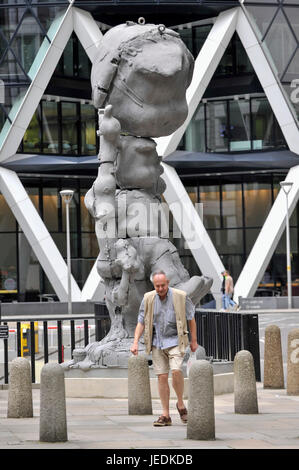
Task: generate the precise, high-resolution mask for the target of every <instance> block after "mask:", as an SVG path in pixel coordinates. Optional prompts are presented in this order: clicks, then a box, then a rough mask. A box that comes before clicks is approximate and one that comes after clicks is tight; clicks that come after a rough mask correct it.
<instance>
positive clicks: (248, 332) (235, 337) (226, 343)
mask: <svg viewBox="0 0 299 470" xmlns="http://www.w3.org/2000/svg"><path fill="white" fill-rule="evenodd" d="M195 320H196V325H197V342H198V344H200V345H201V346H203V347H204V348H205V351H206V355H207V356H208V357H213V359H222V360H227V361H233V360H234V357H235V355H236V353H237V352H238V351H240V350H241V349H246V350H247V351H250V352H251V354H252V356H253V360H254V367H255V375H256V380H257V381H258V382H259V381H260V380H261V370H260V348H259V322H258V315H257V313H242V312H221V311H217V310H204V309H196V313H195Z"/></svg>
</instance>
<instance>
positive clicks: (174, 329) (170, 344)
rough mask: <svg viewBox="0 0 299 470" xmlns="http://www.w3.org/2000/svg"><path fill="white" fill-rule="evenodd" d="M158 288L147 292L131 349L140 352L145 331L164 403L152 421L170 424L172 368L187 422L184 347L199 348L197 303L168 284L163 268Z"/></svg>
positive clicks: (156, 282)
mask: <svg viewBox="0 0 299 470" xmlns="http://www.w3.org/2000/svg"><path fill="white" fill-rule="evenodd" d="M152 281H153V284H154V288H155V290H153V291H150V292H147V293H146V294H145V295H144V298H143V300H142V302H141V305H140V309H139V315H138V322H137V326H136V329H135V335H134V342H133V345H132V346H131V352H132V353H133V354H135V355H136V354H138V343H139V339H140V338H141V336H142V334H143V333H144V344H145V348H146V353H147V354H149V353H150V352H152V360H153V366H154V371H155V374H156V375H157V377H158V390H159V396H160V400H161V404H162V410H163V412H162V415H161V416H159V418H158V419H157V420H156V421H155V422H154V423H153V424H154V426H171V424H172V420H171V417H170V415H169V398H170V390H169V384H168V376H169V371H170V370H171V375H172V386H173V388H174V391H175V393H176V396H177V404H176V407H177V410H178V412H179V415H180V418H181V421H182V422H183V423H184V424H186V423H187V419H188V418H187V414H188V412H187V408H186V407H185V404H184V401H183V394H184V376H183V373H182V363H183V358H184V354H185V349H186V347H187V346H188V344H189V336H188V327H189V330H190V349H191V351H192V352H195V351H196V350H197V348H198V344H197V335H196V323H195V318H194V313H195V306H194V304H193V303H192V301H191V299H190V298H189V297H188V296H187V295H186V293H185V292H184V291H181V290H179V289H175V288H173V287H169V280H168V279H167V277H166V275H165V273H164V272H163V271H158V272H155V273H154V274H153V275H152Z"/></svg>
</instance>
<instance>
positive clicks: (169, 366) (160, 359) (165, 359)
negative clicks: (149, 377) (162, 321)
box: [152, 346, 184, 375]
mask: <svg viewBox="0 0 299 470" xmlns="http://www.w3.org/2000/svg"><path fill="white" fill-rule="evenodd" d="M152 359H153V366H154V371H155V374H156V375H160V374H168V373H169V370H176V369H180V370H181V368H182V363H183V359H184V353H181V352H180V350H179V347H178V346H174V347H171V348H167V349H157V348H155V346H153V348H152Z"/></svg>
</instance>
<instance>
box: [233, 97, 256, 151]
mask: <svg viewBox="0 0 299 470" xmlns="http://www.w3.org/2000/svg"><path fill="white" fill-rule="evenodd" d="M229 118H230V151H242V150H250V149H251V138H250V108H249V101H244V100H238V101H235V100H234V101H230V102H229Z"/></svg>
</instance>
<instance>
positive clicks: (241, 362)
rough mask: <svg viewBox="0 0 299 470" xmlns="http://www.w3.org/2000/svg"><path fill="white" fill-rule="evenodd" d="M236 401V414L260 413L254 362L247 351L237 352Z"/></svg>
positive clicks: (235, 365) (235, 369)
mask: <svg viewBox="0 0 299 470" xmlns="http://www.w3.org/2000/svg"><path fill="white" fill-rule="evenodd" d="M234 399H235V413H240V414H257V413H258V402H257V391H256V379H255V370H254V362H253V357H252V354H251V352H249V351H246V350H242V351H239V352H237V354H236V355H235V359H234Z"/></svg>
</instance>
